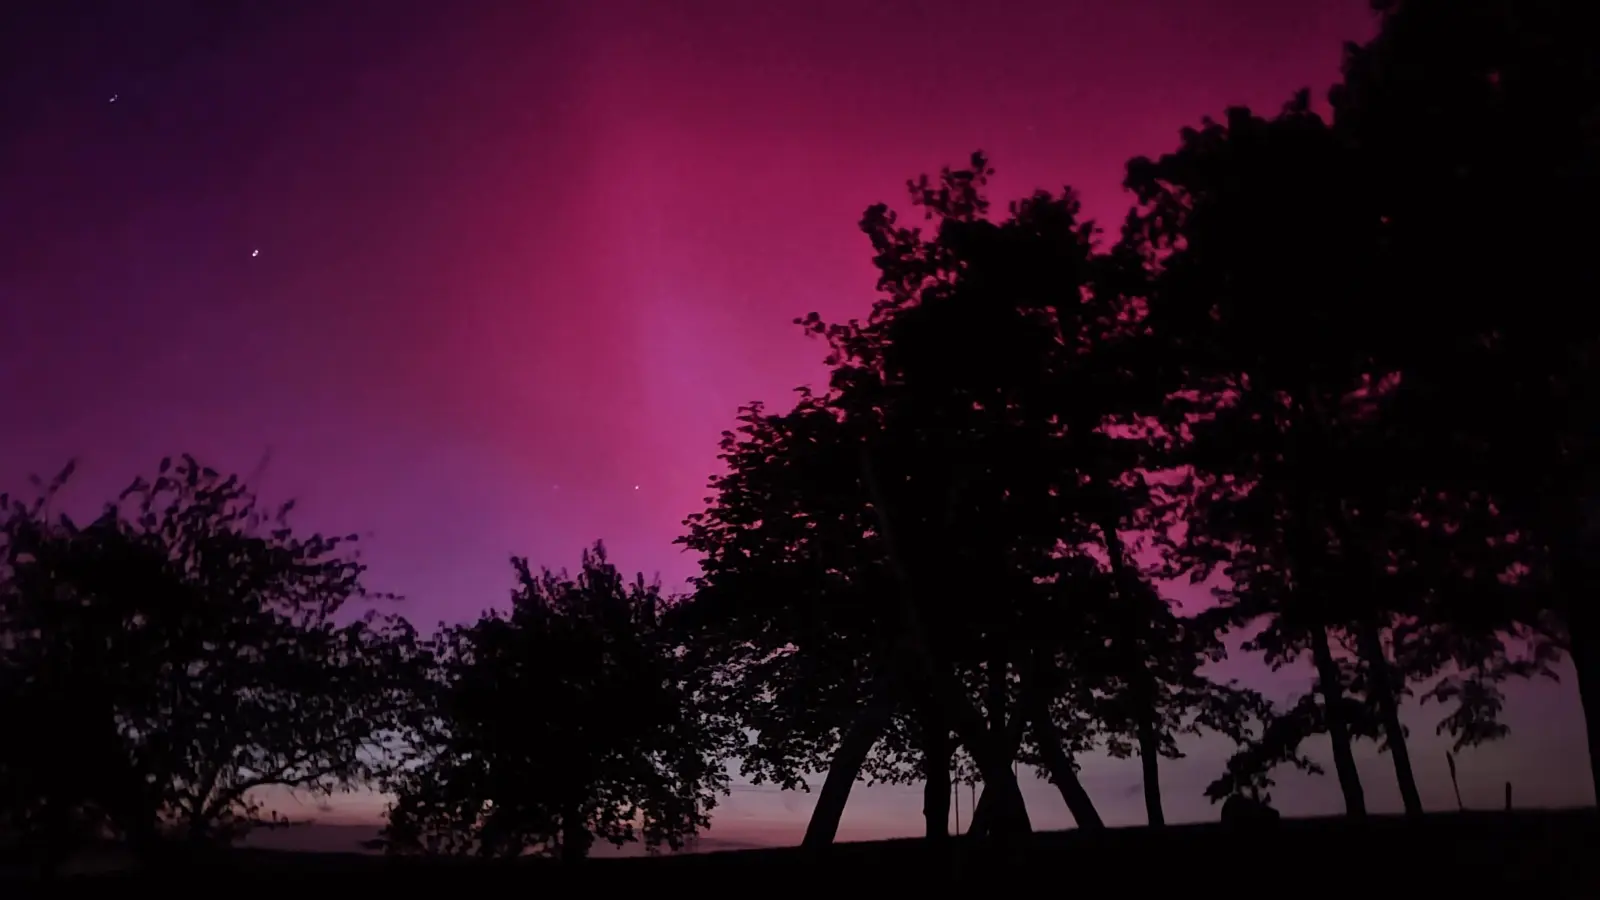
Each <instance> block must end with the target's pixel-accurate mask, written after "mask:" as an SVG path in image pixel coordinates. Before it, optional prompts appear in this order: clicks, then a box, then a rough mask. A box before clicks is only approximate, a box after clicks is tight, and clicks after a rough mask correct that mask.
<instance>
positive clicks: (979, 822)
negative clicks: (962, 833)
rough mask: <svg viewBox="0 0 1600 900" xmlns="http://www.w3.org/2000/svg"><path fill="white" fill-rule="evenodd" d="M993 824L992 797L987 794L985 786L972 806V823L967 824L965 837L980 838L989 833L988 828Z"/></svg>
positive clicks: (987, 790)
mask: <svg viewBox="0 0 1600 900" xmlns="http://www.w3.org/2000/svg"><path fill="white" fill-rule="evenodd" d="M993 822H994V795H993V794H990V793H989V789H988V787H987V786H986V787H985V788H984V790H983V793H981V794H979V795H978V802H977V803H974V804H973V805H972V821H971V822H969V823H967V836H968V837H974V838H981V837H983V836H984V835H986V834H988V833H989V827H990V825H991V824H992V823H993Z"/></svg>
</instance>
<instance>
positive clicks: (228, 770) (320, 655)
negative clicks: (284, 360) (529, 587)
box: [3, 456, 415, 851]
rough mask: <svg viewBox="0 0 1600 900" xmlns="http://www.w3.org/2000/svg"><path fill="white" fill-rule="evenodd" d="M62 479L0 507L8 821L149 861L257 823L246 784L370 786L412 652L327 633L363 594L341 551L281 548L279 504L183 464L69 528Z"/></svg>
mask: <svg viewBox="0 0 1600 900" xmlns="http://www.w3.org/2000/svg"><path fill="white" fill-rule="evenodd" d="M69 472H70V469H69ZM66 474H68V473H64V475H63V477H61V478H58V479H57V480H56V481H55V482H54V483H52V484H51V485H50V486H48V488H46V490H45V491H44V493H43V496H42V497H41V498H40V499H39V500H37V501H35V502H32V503H19V502H17V501H11V500H7V501H5V508H6V515H7V519H6V523H5V525H6V528H5V532H4V541H5V565H6V568H5V572H4V582H3V584H4V600H5V610H4V612H5V616H4V633H5V635H6V642H5V644H6V646H5V654H4V677H5V685H4V687H5V702H6V703H7V704H8V705H13V706H16V707H19V708H20V709H21V711H22V712H23V714H24V721H28V722H31V723H32V726H31V727H30V728H29V732H28V737H27V739H26V741H18V742H16V743H12V742H8V744H7V747H6V750H7V752H6V754H5V755H6V757H7V759H6V761H5V765H6V767H7V768H8V769H9V770H10V771H9V774H12V775H14V776H20V780H21V781H22V782H23V783H25V784H26V785H28V787H27V795H25V796H24V797H22V798H21V799H22V801H23V805H24V806H28V805H33V806H35V807H36V808H42V809H44V810H56V811H57V812H58V813H59V812H61V811H64V810H66V809H69V808H70V809H75V810H77V811H78V812H79V813H81V814H85V815H87V816H89V817H90V818H91V819H92V820H94V821H96V822H98V823H99V824H98V825H97V826H96V827H97V829H99V828H109V829H110V830H111V831H112V832H114V833H116V834H119V835H121V836H122V837H124V838H126V839H128V840H129V841H131V842H133V843H134V844H135V845H136V848H137V849H139V850H140V851H151V850H154V849H156V847H157V844H158V842H160V841H161V839H163V838H167V837H174V838H181V839H183V840H185V841H189V842H202V843H209V842H213V841H219V840H227V839H229V838H232V837H235V836H237V835H238V834H240V833H241V832H242V831H244V830H246V829H248V828H250V827H252V826H254V825H257V824H260V823H261V822H263V821H264V818H263V809H262V806H261V804H260V796H259V790H260V789H263V788H278V789H286V790H290V791H305V792H310V793H314V794H329V793H334V792H338V791H342V790H348V789H352V788H355V787H358V786H363V785H367V784H370V783H372V782H373V781H374V780H375V779H376V777H377V776H378V775H379V774H380V773H381V772H382V770H383V768H384V766H385V764H386V763H387V762H388V761H389V755H390V750H391V749H392V739H393V738H394V737H395V736H396V735H397V734H398V733H399V730H400V729H401V727H402V725H403V724H404V721H405V718H406V716H407V715H408V713H409V710H410V709H411V707H412V703H413V695H412V693H411V689H412V687H413V685H414V684H415V677H414V676H415V672H414V670H413V669H412V668H411V665H412V663H413V661H414V654H413V653H412V646H413V644H412V634H411V632H410V629H409V628H408V626H407V625H406V624H405V622H404V620H402V619H398V618H394V617H384V616H379V615H377V613H376V612H369V613H368V614H367V615H365V616H363V617H361V618H359V619H357V620H355V621H346V622H344V623H341V622H340V621H338V618H339V617H340V614H341V613H342V612H345V611H346V610H345V607H346V606H347V604H349V603H350V601H352V600H355V599H357V598H361V597H363V596H367V594H366V592H365V591H364V590H363V588H362V585H361V580H360V579H361V573H362V570H363V566H362V565H361V564H360V563H359V562H358V561H356V560H355V559H354V558H353V557H352V556H351V555H350V554H349V553H348V552H347V551H346V548H347V545H349V544H351V543H353V541H354V540H355V538H354V537H353V536H351V537H347V538H338V537H325V536H322V535H320V534H313V535H310V536H308V537H302V536H297V535H296V534H295V532H294V530H293V529H292V528H291V527H290V526H289V524H288V521H287V514H288V512H289V511H290V509H291V507H292V504H285V505H284V506H282V507H279V508H276V509H269V508H266V507H263V506H261V505H260V504H259V502H258V501H257V499H256V497H255V496H254V495H253V494H252V493H250V491H249V490H248V489H247V488H246V487H245V486H244V485H242V484H241V483H240V482H239V480H238V479H237V478H236V477H227V478H224V477H222V476H221V475H220V474H218V473H217V472H216V471H214V470H212V469H209V468H206V467H204V466H202V465H200V464H199V463H197V462H196V461H195V460H194V459H193V458H191V457H187V456H185V457H183V458H182V459H180V460H178V461H177V462H175V463H174V462H173V461H171V460H163V461H162V463H161V465H160V468H159V471H158V473H157V474H156V475H155V476H154V477H152V478H140V479H138V480H136V481H135V482H134V483H133V484H132V485H131V486H130V487H129V488H128V489H127V490H126V491H124V492H123V494H122V495H121V497H120V498H119V499H118V501H116V502H115V503H112V504H108V505H107V506H106V507H105V510H104V512H103V514H102V515H101V516H100V517H99V518H97V519H96V520H95V521H93V522H92V523H91V524H89V525H87V526H84V527H81V528H80V527H78V526H77V525H75V524H74V523H73V522H72V521H71V520H70V519H68V518H67V517H66V516H64V515H52V513H51V510H50V501H51V500H52V499H53V498H54V497H55V496H56V495H57V494H58V493H59V491H60V489H61V488H62V487H63V486H64V484H65V483H66V477H65V475H66ZM345 618H348V617H347V616H346V617H345ZM19 747H21V748H22V750H23V752H21V753H20V754H19V753H17V752H15V751H17V749H18V748H19ZM29 748H31V750H30V749H29ZM69 766H70V767H71V768H73V769H76V770H77V771H76V772H70V773H69V771H68V770H67V767H69ZM13 767H14V768H13ZM14 783H15V782H14ZM13 796H15V794H13ZM47 815H54V814H53V813H47Z"/></svg>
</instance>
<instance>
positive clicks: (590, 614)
mask: <svg viewBox="0 0 1600 900" xmlns="http://www.w3.org/2000/svg"><path fill="white" fill-rule="evenodd" d="M512 564H513V567H514V568H515V570H516V575H517V588H516V590H515V592H514V593H513V595H512V601H511V609H510V611H509V612H505V613H501V612H488V613H485V614H484V615H483V617H482V618H480V619H479V620H478V621H477V622H475V623H473V624H471V625H463V626H454V627H444V628H441V630H440V632H439V633H438V634H437V635H436V636H435V637H434V638H433V639H432V640H431V641H430V642H429V644H428V648H429V651H430V655H431V657H432V660H433V666H432V675H431V678H430V690H429V691H428V693H427V696H428V698H429V701H430V702H429V706H428V707H427V708H426V710H425V712H424V715H423V716H422V717H421V721H420V723H419V728H418V732H417V734H416V735H415V738H414V744H415V746H414V750H413V753H412V756H411V759H410V760H409V762H408V763H407V765H406V766H405V767H404V768H403V769H402V770H400V771H399V772H398V773H397V774H396V776H395V777H394V778H393V779H392V780H391V783H390V785H389V787H390V788H391V790H392V791H393V792H394V795H395V799H394V802H393V804H392V806H391V808H390V810H389V824H388V826H387V828H386V829H385V833H384V839H385V843H386V845H387V847H388V849H389V850H390V851H391V852H395V853H435V854H439V853H443V854H475V855H478V856H484V857H516V856H521V855H524V854H526V853H539V854H546V855H559V856H560V857H561V858H562V859H565V860H568V861H577V860H581V859H583V858H584V857H585V856H587V854H588V852H589V849H590V847H591V845H592V844H593V842H594V841H596V840H601V841H608V842H610V843H613V844H617V845H619V846H620V845H622V844H624V843H627V842H630V841H634V840H638V839H642V840H643V842H644V844H645V845H646V847H648V848H650V849H651V850H652V851H653V850H655V849H657V848H659V847H661V846H666V847H670V848H672V849H679V848H681V847H683V846H684V845H685V844H686V843H687V842H688V841H690V840H691V839H692V838H693V837H694V835H695V834H696V832H697V831H698V830H699V829H702V828H704V827H706V825H707V824H708V822H709V815H710V812H711V810H712V809H713V808H714V807H715V806H716V798H717V796H718V795H719V794H725V793H726V791H727V785H728V775H727V772H726V770H725V769H724V768H723V766H722V763H721V759H722V758H723V755H724V754H725V752H726V748H727V747H728V746H729V745H730V742H731V740H732V738H733V736H734V733H733V732H731V731H730V730H728V729H719V728H718V727H717V723H718V722H719V721H720V720H719V719H718V718H717V717H716V716H714V715H702V712H703V706H702V704H703V700H704V698H705V696H706V695H705V693H703V692H702V691H700V690H699V689H698V680H697V669H696V667H695V666H694V665H692V663H691V661H692V656H691V655H690V654H687V653H685V652H684V651H683V649H682V648H681V647H680V646H679V644H678V643H677V641H676V639H675V637H674V634H673V631H672V630H671V629H670V628H669V627H668V623H667V606H668V604H667V601H666V600H665V599H664V598H663V597H662V596H661V592H660V588H659V586H658V585H655V584H648V583H646V582H645V581H644V578H643V576H640V577H638V578H637V579H636V580H635V581H633V582H627V581H624V579H623V577H622V576H621V575H620V574H619V573H618V571H617V569H616V567H615V566H613V565H612V564H611V563H610V561H609V560H608V559H607V558H606V553H605V548H604V546H603V545H601V544H596V545H595V546H594V548H593V549H592V550H586V551H585V552H584V554H583V567H582V569H581V570H580V571H579V573H578V574H577V576H575V577H572V576H568V575H567V574H566V573H564V572H562V573H556V572H552V571H550V570H548V569H545V570H542V571H540V572H534V571H533V570H532V569H531V568H530V567H529V565H528V562H527V560H525V559H514V560H513V561H512Z"/></svg>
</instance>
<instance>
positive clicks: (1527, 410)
mask: <svg viewBox="0 0 1600 900" xmlns="http://www.w3.org/2000/svg"><path fill="white" fill-rule="evenodd" d="M1374 5H1375V6H1376V7H1378V8H1380V9H1382V10H1384V13H1385V14H1384V21H1383V28H1382V30H1381V32H1380V34H1379V35H1378V37H1377V38H1376V39H1374V40H1373V41H1372V42H1370V43H1368V44H1367V45H1365V46H1362V47H1353V48H1351V49H1350V51H1349V53H1348V55H1347V62H1346V66H1345V78H1344V80H1343V83H1342V84H1341V85H1340V86H1339V87H1338V88H1336V89H1335V91H1334V93H1333V95H1332V97H1331V100H1332V104H1333V108H1334V127H1335V130H1336V131H1337V132H1338V134H1339V135H1340V137H1341V139H1342V140H1343V141H1344V142H1345V143H1346V144H1347V145H1348V146H1350V147H1351V148H1353V151H1354V152H1355V153H1356V154H1357V155H1358V159H1359V165H1360V171H1361V176H1362V178H1363V179H1364V180H1365V181H1366V182H1367V184H1368V185H1369V186H1368V191H1369V193H1370V194H1371V195H1372V196H1373V198H1374V200H1375V204H1376V205H1375V207H1374V208H1373V209H1372V210H1371V211H1370V215H1371V219H1372V221H1374V222H1377V223H1379V224H1380V226H1381V233H1380V236H1379V237H1380V240H1381V242H1382V246H1383V248H1384V256H1383V258H1382V264H1383V270H1382V272H1383V280H1382V283H1381V289H1380V290H1378V291H1377V293H1378V295H1379V297H1380V300H1381V301H1382V302H1384V303H1386V304H1387V305H1388V306H1389V308H1390V309H1392V310H1394V311H1395V314H1394V315H1392V316H1389V317H1388V318H1387V319H1386V322H1387V323H1388V324H1387V325H1386V326H1385V330H1392V331H1393V333H1394V334H1395V335H1396V338H1397V340H1398V341H1399V342H1400V347H1401V348H1402V349H1404V350H1405V355H1404V356H1403V357H1401V360H1400V364H1399V365H1397V366H1396V368H1397V369H1398V370H1400V371H1402V372H1403V378H1402V379H1401V380H1400V382H1399V384H1398V387H1397V391H1396V394H1397V404H1399V405H1400V407H1401V409H1402V410H1403V413H1402V414H1400V415H1397V416H1396V421H1397V423H1401V424H1402V425H1403V427H1401V428H1400V429H1399V432H1400V434H1401V435H1402V436H1403V437H1404V438H1405V439H1406V440H1407V441H1408V442H1409V443H1410V444H1411V445H1413V446H1414V447H1415V448H1416V452H1417V453H1418V454H1419V455H1421V456H1423V457H1425V458H1426V459H1427V460H1428V461H1429V463H1430V465H1429V468H1428V471H1427V472H1426V479H1425V482H1426V484H1427V487H1428V491H1427V496H1428V497H1429V498H1430V500H1431V504H1430V508H1429V510H1428V512H1429V514H1430V515H1432V516H1434V517H1436V518H1439V519H1442V520H1445V521H1449V520H1451V519H1453V518H1457V517H1460V518H1464V519H1466V520H1467V521H1469V522H1470V523H1471V527H1472V530H1473V531H1474V532H1475V533H1476V535H1477V544H1478V547H1479V548H1484V547H1488V548H1490V549H1489V550H1488V552H1487V553H1482V552H1480V553H1473V554H1461V553H1457V554H1454V556H1453V562H1452V563H1451V564H1450V565H1448V566H1434V567H1432V570H1431V571H1432V574H1435V575H1437V574H1438V573H1439V572H1441V571H1448V572H1452V573H1454V574H1456V575H1457V576H1458V577H1459V576H1460V575H1461V574H1462V573H1463V572H1465V573H1467V574H1469V575H1471V576H1475V577H1471V578H1469V579H1467V580H1468V581H1469V584H1468V587H1467V588H1466V589H1455V590H1441V591H1438V592H1436V596H1435V597H1434V598H1433V602H1434V603H1436V604H1437V605H1438V618H1441V619H1447V620H1449V621H1451V622H1453V623H1456V624H1457V625H1458V626H1459V627H1460V630H1462V631H1463V632H1464V638H1469V639H1470V640H1468V639H1463V637H1462V636H1458V637H1457V639H1456V640H1455V647H1453V648H1447V650H1446V651H1442V652H1444V653H1445V655H1459V653H1458V651H1464V652H1465V653H1466V655H1467V656H1468V657H1469V664H1467V665H1459V664H1458V665H1457V668H1459V669H1461V671H1462V673H1463V674H1462V676H1461V678H1460V679H1458V680H1457V681H1456V682H1454V684H1453V685H1452V686H1450V687H1449V688H1448V690H1449V691H1455V692H1456V693H1454V694H1452V696H1460V697H1466V698H1469V699H1472V698H1476V700H1477V701H1479V703H1480V704H1481V705H1482V707H1483V708H1484V709H1492V708H1493V707H1494V706H1495V705H1497V703H1498V697H1497V695H1496V692H1495V691H1494V687H1493V683H1494V680H1495V676H1496V675H1498V674H1502V673H1504V672H1505V671H1506V670H1507V667H1505V666H1489V667H1487V669H1482V668H1480V667H1477V666H1474V665H1471V664H1470V656H1471V655H1472V654H1473V653H1474V652H1476V650H1475V649H1474V647H1475V645H1476V644H1479V643H1483V642H1489V643H1490V644H1491V646H1490V648H1489V649H1490V651H1491V654H1490V655H1491V656H1495V655H1503V654H1498V653H1497V652H1496V648H1495V647H1493V646H1492V643H1493V641H1494V640H1495V637H1494V636H1493V633H1494V632H1496V631H1497V630H1498V631H1506V630H1513V629H1515V628H1516V627H1518V626H1521V627H1524V628H1527V629H1531V630H1532V632H1533V635H1532V636H1533V638H1534V639H1535V640H1536V641H1537V640H1541V639H1542V637H1543V636H1544V635H1547V634H1549V633H1550V631H1551V628H1550V627H1549V626H1550V625H1551V624H1552V623H1550V622H1549V621H1547V620H1546V618H1545V616H1544V613H1546V612H1554V613H1556V614H1557V615H1558V616H1559V625H1560V626H1561V627H1564V629H1565V631H1566V632H1567V633H1568V636H1569V637H1570V646H1571V652H1572V658H1573V663H1574V666H1575V669H1576V672H1577V680H1578V689H1579V694H1580V696H1581V697H1582V700H1583V705H1584V711H1585V716H1586V719H1587V721H1588V729H1589V731H1588V736H1589V749H1590V758H1591V768H1592V769H1593V770H1594V772H1595V773H1597V777H1600V617H1597V616H1596V615H1595V613H1594V609H1595V606H1594V602H1593V599H1592V597H1593V595H1594V594H1595V593H1596V588H1597V585H1600V576H1597V575H1596V570H1595V562H1594V561H1595V560H1597V559H1600V552H1597V547H1596V535H1597V534H1600V530H1597V528H1600V526H1597V525H1596V523H1597V522H1600V518H1597V516H1596V513H1595V510H1596V509H1597V508H1600V505H1597V502H1596V500H1595V498H1596V497H1597V496H1600V493H1597V491H1596V485H1597V484H1600V474H1597V473H1600V466H1597V445H1596V443H1595V438H1594V435H1595V434H1596V433H1597V428H1596V423H1597V422H1600V400H1597V398H1600V381H1597V378H1596V368H1595V358H1596V356H1595V354H1596V349H1597V347H1600V330H1597V329H1600V326H1597V323H1596V320H1595V319H1594V317H1593V316H1590V315H1588V314H1587V311H1586V309H1585V307H1584V304H1583V302H1582V300H1581V299H1579V298H1584V297H1591V296H1594V294H1595V292H1596V289H1597V287H1600V271H1597V266H1596V265H1595V263H1594V262H1593V254H1592V251H1591V249H1590V248H1592V247H1594V246H1595V245H1596V243H1597V240H1600V223H1597V221H1596V219H1595V217H1594V216H1593V215H1592V214H1590V213H1588V212H1587V210H1591V209H1593V208H1595V204H1596V200H1597V199H1600V70H1597V68H1596V66H1595V62H1594V61H1595V51H1594V38H1593V35H1594V33H1595V27H1596V21H1595V18H1594V11H1593V10H1592V9H1591V8H1590V5H1588V4H1573V3H1562V2H1558V0H1527V2H1523V0H1490V2H1478V3H1447V2H1437V0H1408V2H1383V3H1375V4H1374ZM1577 210H1584V211H1585V212H1582V213H1577V212H1575V211H1577ZM1510 223H1515V224H1514V225H1512V224H1510ZM1436 506H1443V507H1444V509H1443V510H1442V511H1441V510H1438V509H1435V508H1432V507H1436ZM1508 550H1510V551H1512V555H1513V556H1515V557H1516V559H1515V562H1516V564H1517V571H1520V572H1523V573H1525V575H1524V577H1523V578H1522V579H1520V581H1519V582H1518V584H1517V586H1518V587H1519V588H1520V590H1517V591H1507V590H1503V589H1500V586H1499V585H1497V584H1496V583H1495V582H1496V579H1497V576H1498V575H1499V574H1500V572H1499V571H1498V570H1499V568H1500V566H1501V564H1502V563H1503V562H1504V558H1505V556H1506V552H1507V551H1508ZM1436 555H1437V556H1442V555H1443V554H1442V553H1436ZM1557 636H1558V637H1559V636H1560V635H1557ZM1430 652H1432V651H1430ZM1546 656H1547V654H1546V655H1545V656H1541V654H1539V653H1535V654H1533V658H1532V660H1531V661H1530V660H1528V659H1524V660H1522V661H1521V663H1519V664H1516V665H1512V666H1510V670H1511V671H1512V672H1513V673H1515V674H1522V673H1524V672H1526V671H1528V670H1530V669H1531V670H1533V671H1538V670H1540V669H1542V668H1543V663H1544V661H1545V658H1546ZM1463 727H1465V728H1466V729H1467V731H1466V732H1465V733H1468V734H1480V735H1481V734H1491V735H1492V734H1493V733H1495V731H1496V728H1495V727H1494V724H1493V722H1492V721H1490V722H1487V723H1485V722H1483V721H1481V717H1480V718H1479V719H1474V720H1473V721H1472V722H1468V723H1463Z"/></svg>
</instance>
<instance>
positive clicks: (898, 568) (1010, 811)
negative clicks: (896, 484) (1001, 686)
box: [861, 446, 1030, 833]
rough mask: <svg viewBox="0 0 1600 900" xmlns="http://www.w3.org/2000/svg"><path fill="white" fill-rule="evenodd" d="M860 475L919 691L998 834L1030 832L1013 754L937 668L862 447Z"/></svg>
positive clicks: (947, 675) (912, 583)
mask: <svg viewBox="0 0 1600 900" xmlns="http://www.w3.org/2000/svg"><path fill="white" fill-rule="evenodd" d="M861 473H862V480H863V481H864V482H865V484H866V487H867V493H868V495H869V496H870V497H871V500H872V507H873V512H874V513H875V515H876V517H877V520H878V529H879V532H880V534H881V536H882V540H883V543H884V549H885V556H887V557H888V562H889V569H890V571H891V572H892V573H893V575H894V579H895V582H896V585H897V587H898V588H899V590H898V591H897V594H898V599H899V602H900V613H901V621H902V622H903V623H904V627H905V630H906V636H907V638H908V639H909V644H910V650H911V652H912V654H913V656H914V661H915V663H916V669H917V672H916V674H917V676H918V678H917V680H918V682H919V683H920V688H921V690H922V691H926V692H927V693H928V696H930V697H932V698H934V702H936V703H938V704H940V705H941V706H942V707H943V708H944V713H945V715H946V716H947V717H948V719H947V720H948V722H949V724H950V726H951V728H952V729H953V730H954V731H955V733H956V736H957V738H958V739H959V740H960V742H961V745H962V746H964V747H966V748H967V752H968V753H970V754H971V755H972V758H973V761H974V762H975V763H977V765H978V771H979V773H980V774H981V775H982V777H983V782H984V787H985V790H986V791H988V790H996V791H999V792H1000V793H999V796H997V798H996V800H997V801H1000V802H1001V805H1000V807H998V809H999V810H1001V811H1003V812H1004V813H1005V815H1004V817H1003V821H1004V823H1005V828H1004V829H1003V830H1004V831H1005V832H1007V833H1009V832H1011V831H1013V830H1018V831H1021V832H1024V833H1025V832H1027V831H1028V830H1030V828H1029V824H1028V814H1027V808H1026V806H1025V805H1024V804H1023V800H1022V791H1021V789H1020V788H1019V787H1018V785H1017V778H1016V773H1014V772H1013V771H1012V770H1011V757H1012V756H1013V754H1012V753H1008V752H1005V751H1004V750H1003V749H1002V747H1001V745H1002V744H1003V738H1001V737H1000V736H998V735H992V734H990V733H989V730H988V729H987V728H986V727H985V724H984V721H983V717H982V715H981V714H979V712H978V711H977V710H976V709H974V708H973V706H972V704H971V702H969V701H968V700H967V698H966V697H964V696H962V694H961V693H960V691H959V690H958V689H957V686H956V685H954V684H953V683H952V681H951V677H950V673H949V672H948V671H947V670H942V669H941V668H940V667H939V663H938V660H937V659H936V657H935V654H934V652H933V648H932V646H931V645H930V644H929V641H928V632H927V629H926V628H925V627H923V623H922V616H921V613H920V612H919V610H918V605H917V601H916V591H917V583H916V582H915V580H914V579H913V577H912V574H911V572H910V569H909V568H908V567H907V565H906V562H905V559H904V557H903V556H902V555H901V548H900V543H899V541H898V539H897V537H896V533H895V528H894V523H893V517H892V516H890V515H889V510H888V506H887V500H886V499H885V496H884V493H883V490H882V486H881V485H879V484H878V479H877V476H876V475H875V474H874V471H873V467H872V456H871V452H870V451H869V450H868V449H867V447H866V446H863V447H862V448H861Z"/></svg>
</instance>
